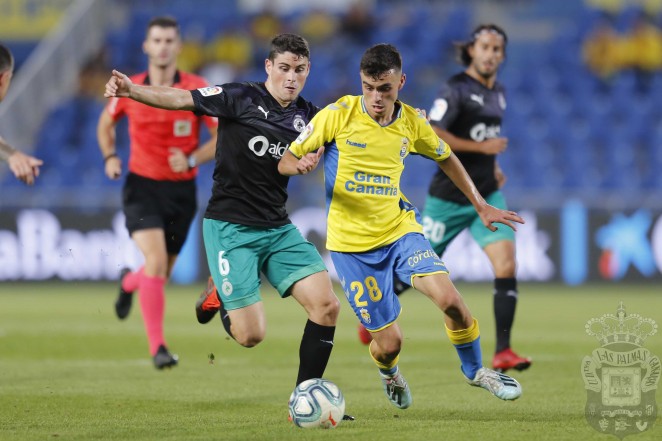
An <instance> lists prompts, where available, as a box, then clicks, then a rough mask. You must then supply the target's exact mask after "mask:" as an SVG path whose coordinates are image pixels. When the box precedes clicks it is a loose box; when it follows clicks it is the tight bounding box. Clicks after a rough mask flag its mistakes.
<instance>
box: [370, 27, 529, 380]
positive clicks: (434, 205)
mask: <svg viewBox="0 0 662 441" xmlns="http://www.w3.org/2000/svg"><path fill="white" fill-rule="evenodd" d="M507 41H508V38H507V36H506V33H505V32H504V31H503V29H501V28H500V27H499V26H496V25H494V24H483V25H480V26H478V27H477V28H476V29H475V30H474V31H473V33H472V34H471V38H470V39H469V40H468V41H467V42H465V43H463V44H461V45H458V52H459V58H460V61H461V62H462V64H463V65H464V66H466V69H465V70H464V71H463V72H461V73H459V74H457V75H455V76H453V77H452V78H450V79H449V80H448V81H447V82H446V84H445V85H444V86H443V88H442V90H441V92H440V94H439V96H438V97H437V99H435V101H434V104H433V106H432V109H431V110H430V114H429V117H430V123H431V124H432V126H433V128H434V129H435V131H436V132H437V134H438V135H439V137H440V138H442V139H443V140H444V141H446V142H447V143H448V144H450V146H451V148H452V150H453V152H454V153H455V154H456V155H457V157H458V158H459V159H460V161H461V162H462V165H464V168H465V169H466V170H467V172H468V173H469V176H470V177H471V179H472V180H473V181H474V182H475V184H476V187H477V188H478V191H479V192H480V194H482V195H485V199H486V200H487V202H488V203H489V204H491V205H493V206H495V207H498V208H501V209H506V201H505V199H504V197H503V194H502V193H501V191H500V190H499V189H500V187H501V186H502V185H503V183H504V182H505V176H504V174H503V173H502V171H501V169H500V167H499V164H498V162H497V161H496V156H497V155H498V154H500V153H503V152H504V151H505V149H506V147H507V145H508V139H507V138H504V137H502V136H501V133H500V132H501V120H502V117H503V112H504V110H505V108H506V100H505V95H504V89H503V87H502V86H501V84H499V83H498V82H497V72H498V70H499V67H500V66H501V63H502V62H503V61H504V59H505V51H506V44H507ZM422 217H423V231H424V233H425V236H426V237H427V238H428V240H429V241H430V242H431V243H432V246H433V248H434V250H435V252H436V253H437V254H438V255H439V256H442V255H443V253H444V251H445V250H446V247H447V246H448V244H449V243H450V242H451V241H452V240H453V239H454V238H455V237H456V236H457V235H458V234H460V232H462V231H463V230H464V229H466V228H469V231H470V232H471V234H472V236H473V237H474V239H475V240H476V241H477V243H478V244H479V245H480V247H481V248H482V249H483V251H484V252H485V254H486V255H487V257H488V258H489V260H490V262H491V264H492V268H493V270H494V275H495V279H494V316H495V321H496V337H497V338H496V340H497V343H496V351H495V355H494V358H493V359H492V365H493V367H494V369H495V370H499V371H502V372H503V371H506V370H508V369H517V370H523V369H526V368H528V367H529V366H530V365H531V360H530V359H529V358H526V357H520V356H519V355H517V354H516V353H515V352H513V351H512V349H511V348H510V333H511V328H512V325H513V319H514V317H515V306H516V303H517V279H516V276H515V273H516V261H515V235H514V233H513V231H512V230H511V229H510V228H499V229H498V230H497V231H495V232H491V231H490V230H488V229H487V228H485V227H484V226H483V224H482V222H481V220H480V218H479V217H478V215H477V214H476V212H475V210H473V207H472V205H471V204H470V203H469V200H468V199H467V198H466V197H465V196H464V195H463V194H462V192H461V191H460V190H459V189H458V188H457V187H456V186H455V185H454V184H453V182H452V181H451V180H450V179H449V178H448V177H447V176H446V175H445V174H444V173H443V172H441V171H440V170H438V171H437V172H436V173H435V175H434V177H433V179H432V182H431V184H430V188H429V190H428V196H427V199H426V203H425V209H424V211H423V216H422ZM396 282H397V283H396V288H395V290H396V293H398V294H399V293H401V292H402V291H404V290H405V289H407V288H408V287H409V286H408V285H406V284H404V283H402V282H400V281H396ZM359 336H360V337H361V340H362V341H364V342H365V341H366V340H367V338H366V333H364V332H363V330H360V334H359Z"/></svg>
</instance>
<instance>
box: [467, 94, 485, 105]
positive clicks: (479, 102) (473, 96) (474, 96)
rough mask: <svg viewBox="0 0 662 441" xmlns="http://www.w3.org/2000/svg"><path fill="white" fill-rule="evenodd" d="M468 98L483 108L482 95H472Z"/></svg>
mask: <svg viewBox="0 0 662 441" xmlns="http://www.w3.org/2000/svg"><path fill="white" fill-rule="evenodd" d="M469 98H471V99H472V100H474V101H475V102H477V103H478V104H480V105H481V106H484V105H485V104H484V103H483V95H476V94H475V93H472V94H471V95H469Z"/></svg>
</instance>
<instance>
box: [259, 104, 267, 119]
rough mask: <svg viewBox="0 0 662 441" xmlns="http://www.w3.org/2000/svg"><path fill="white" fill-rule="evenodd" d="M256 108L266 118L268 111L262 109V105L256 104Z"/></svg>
mask: <svg viewBox="0 0 662 441" xmlns="http://www.w3.org/2000/svg"><path fill="white" fill-rule="evenodd" d="M257 110H259V111H260V112H262V113H264V119H267V115H268V114H269V112H268V111H266V110H264V109H263V108H262V106H257Z"/></svg>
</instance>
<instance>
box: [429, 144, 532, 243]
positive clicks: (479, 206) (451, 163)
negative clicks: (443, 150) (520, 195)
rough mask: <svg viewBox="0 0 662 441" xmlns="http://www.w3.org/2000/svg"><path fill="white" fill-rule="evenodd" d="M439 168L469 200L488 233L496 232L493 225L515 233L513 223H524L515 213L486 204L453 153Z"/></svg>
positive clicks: (515, 228)
mask: <svg viewBox="0 0 662 441" xmlns="http://www.w3.org/2000/svg"><path fill="white" fill-rule="evenodd" d="M439 167H440V168H441V170H442V171H443V172H444V173H446V175H447V176H448V177H449V178H450V180H451V181H453V184H455V185H456V186H457V188H459V189H460V191H462V193H464V195H465V196H466V197H467V199H469V201H470V202H471V204H472V205H473V206H474V208H475V209H476V212H478V216H480V219H481V220H482V221H483V225H485V227H487V228H488V229H489V230H490V231H496V230H497V227H495V226H494V225H493V224H494V223H501V224H504V225H508V226H509V227H510V228H512V229H513V230H515V231H517V227H516V226H515V224H514V223H513V222H517V223H520V224H523V223H524V219H522V218H521V217H520V216H519V215H518V214H517V213H516V212H514V211H508V210H501V209H499V208H496V207H493V206H491V205H490V204H488V203H487V202H486V201H485V199H484V198H483V196H481V194H480V193H479V192H478V189H477V188H476V185H475V184H474V182H473V181H472V180H471V178H470V177H469V174H468V173H467V171H466V170H465V168H464V166H463V165H462V163H461V162H460V160H459V159H457V156H455V154H454V153H451V155H450V156H449V157H448V159H446V160H445V161H443V162H440V163H439Z"/></svg>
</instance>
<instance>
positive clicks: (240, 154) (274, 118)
mask: <svg viewBox="0 0 662 441" xmlns="http://www.w3.org/2000/svg"><path fill="white" fill-rule="evenodd" d="M191 93H192V95H193V102H194V103H195V112H196V113H197V114H202V115H211V116H217V117H218V120H219V121H218V142H217V144H216V166H215V168H214V185H213V188H212V195H211V198H210V199H209V204H208V205H207V211H206V212H205V217H206V218H210V219H216V220H222V221H226V222H232V223H236V224H242V225H248V226H254V227H278V226H282V225H285V224H288V223H290V219H289V217H288V215H287V211H286V210H285V203H286V202H287V183H288V181H289V179H288V177H287V176H283V175H281V174H280V173H278V161H279V160H280V158H281V157H282V156H283V154H284V153H285V152H286V151H287V149H288V147H289V144H290V142H291V141H293V140H294V139H295V138H296V137H297V136H298V135H299V132H301V131H302V130H303V129H304V128H305V127H306V125H307V124H308V122H309V121H310V120H311V119H312V118H313V116H314V115H315V114H316V113H317V112H318V110H319V109H318V108H317V107H316V106H314V105H313V104H312V103H310V102H309V101H306V100H305V99H303V98H302V97H299V98H297V100H296V101H294V102H292V103H291V104H290V105H289V106H287V107H282V106H281V105H280V104H279V103H278V102H277V101H276V100H275V99H274V98H273V97H272V96H271V94H270V93H269V92H268V91H267V89H266V87H265V85H264V83H253V82H246V83H229V84H224V85H221V86H215V87H207V88H203V89H198V90H193V91H191Z"/></svg>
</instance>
